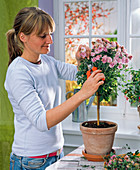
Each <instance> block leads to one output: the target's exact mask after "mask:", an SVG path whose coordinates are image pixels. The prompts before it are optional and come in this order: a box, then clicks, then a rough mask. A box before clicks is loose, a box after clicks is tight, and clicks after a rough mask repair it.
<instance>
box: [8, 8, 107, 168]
mask: <svg viewBox="0 0 140 170" xmlns="http://www.w3.org/2000/svg"><path fill="white" fill-rule="evenodd" d="M54 27H55V24H54V21H53V19H52V18H51V16H49V15H48V14H47V13H45V12H44V11H42V10H41V9H39V8H36V7H28V8H23V9H22V10H20V11H19V13H18V14H17V16H16V18H15V21H14V25H13V29H11V30H9V31H8V32H7V41H8V51H9V57H10V60H9V67H8V70H7V75H6V80H5V89H6V90H7V92H8V97H9V100H10V102H11V104H12V107H13V112H14V114H15V117H14V126H15V135H14V142H13V145H12V153H11V155H10V169H16V170H18V169H38V170H41V169H45V168H46V167H47V166H49V165H50V164H52V163H54V162H56V161H57V160H58V159H59V158H61V157H62V156H63V151H62V148H63V144H64V139H63V134H62V127H61V123H60V122H61V121H62V120H64V119H65V118H66V117H67V116H68V115H69V114H70V113H72V112H73V111H74V110H75V109H76V108H77V107H78V106H79V105H80V104H81V103H82V102H83V101H84V100H86V99H87V98H89V97H90V96H92V95H93V94H94V93H95V92H96V91H97V89H98V87H99V86H100V85H102V84H103V83H104V82H103V81H102V80H101V79H102V78H104V75H103V73H101V71H100V70H97V71H95V72H94V73H93V74H92V75H91V76H90V77H89V78H88V80H87V81H86V82H85V84H84V85H83V87H82V89H81V90H80V91H79V92H78V93H76V94H75V95H74V96H72V97H71V98H70V99H68V100H67V101H65V102H64V103H62V104H60V99H61V97H60V93H61V92H60V86H59V83H58V79H59V78H60V79H64V80H75V75H76V73H77V67H76V66H74V65H71V64H66V63H64V62H60V61H57V60H55V59H54V58H53V57H50V56H48V55H47V53H48V52H49V49H50V44H52V43H53V40H52V37H51V34H52V33H53V31H54ZM81 47H82V46H79V48H78V50H77V53H76V58H77V61H78V63H80V60H81V57H80V49H81ZM86 49H87V57H88V56H89V55H90V49H89V48H88V47H86ZM100 80H101V81H100Z"/></svg>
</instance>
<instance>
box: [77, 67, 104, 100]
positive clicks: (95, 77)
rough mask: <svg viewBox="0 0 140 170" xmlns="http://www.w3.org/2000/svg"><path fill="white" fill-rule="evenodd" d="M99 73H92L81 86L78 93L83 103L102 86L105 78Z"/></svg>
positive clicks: (99, 71)
mask: <svg viewBox="0 0 140 170" xmlns="http://www.w3.org/2000/svg"><path fill="white" fill-rule="evenodd" d="M101 72H102V71H101V70H96V71H94V72H93V73H92V74H91V75H90V77H89V78H88V79H87V80H86V81H85V83H84V84H83V86H82V88H81V90H80V91H79V92H80V93H81V97H82V99H83V101H84V100H86V99H88V98H89V97H91V96H92V95H93V94H94V93H95V92H96V91H97V90H98V88H99V86H100V85H102V84H104V81H103V80H104V79H105V76H104V74H103V73H101ZM102 79H103V80H102Z"/></svg>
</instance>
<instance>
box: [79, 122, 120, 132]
mask: <svg viewBox="0 0 140 170" xmlns="http://www.w3.org/2000/svg"><path fill="white" fill-rule="evenodd" d="M86 122H87V123H88V122H97V120H89V121H85V122H82V123H80V128H82V129H87V128H88V129H89V130H90V129H96V130H97V131H98V130H108V129H116V130H117V128H118V125H117V123H115V122H112V121H108V120H101V121H100V122H107V123H109V124H114V125H115V126H113V127H108V128H90V127H84V126H83V124H84V123H86Z"/></svg>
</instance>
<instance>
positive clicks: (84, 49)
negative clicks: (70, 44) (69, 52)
mask: <svg viewBox="0 0 140 170" xmlns="http://www.w3.org/2000/svg"><path fill="white" fill-rule="evenodd" d="M90 55H91V49H90V48H89V47H88V46H86V45H80V46H79V47H78V50H77V52H76V60H77V63H78V66H79V65H80V61H81V60H82V59H84V58H85V57H87V58H88V59H89V57H90Z"/></svg>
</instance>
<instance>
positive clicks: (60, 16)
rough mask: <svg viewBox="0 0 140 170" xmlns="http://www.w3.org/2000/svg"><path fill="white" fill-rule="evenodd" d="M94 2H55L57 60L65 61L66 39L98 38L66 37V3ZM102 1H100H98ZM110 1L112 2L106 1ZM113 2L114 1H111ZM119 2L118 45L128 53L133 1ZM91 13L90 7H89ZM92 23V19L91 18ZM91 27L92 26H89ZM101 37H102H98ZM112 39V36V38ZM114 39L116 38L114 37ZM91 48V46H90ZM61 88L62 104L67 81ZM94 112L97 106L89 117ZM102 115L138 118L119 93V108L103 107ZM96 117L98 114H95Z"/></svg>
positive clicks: (65, 0)
mask: <svg viewBox="0 0 140 170" xmlns="http://www.w3.org/2000/svg"><path fill="white" fill-rule="evenodd" d="M85 1H86V2H89V3H91V2H93V0H53V8H54V13H53V16H54V20H55V23H56V31H55V33H54V56H55V58H56V59H58V60H61V61H65V38H85V37H86V38H87V37H89V39H90V40H91V38H92V37H96V36H87V35H83V36H82V35H80V36H79V35H65V22H64V21H65V17H64V16H65V15H64V3H66V2H85ZM97 1H100V0H96V2H97ZM104 1H110V0H104ZM111 1H112V0H111ZM114 1H118V21H117V22H118V30H117V31H118V33H117V35H116V36H117V39H118V43H119V44H122V45H124V46H125V47H126V49H127V50H128V52H129V51H130V37H131V36H130V2H131V0H114ZM89 11H90V7H89ZM89 21H90V18H89ZM89 27H90V26H89ZM98 37H100V36H98ZM101 37H104V38H106V37H109V36H108V35H104V36H102V35H101ZM110 37H112V36H110ZM113 37H114V36H113ZM89 46H90V47H91V44H89ZM60 86H61V89H62V102H64V101H65V100H66V99H65V94H66V87H65V81H61V80H60ZM93 112H95V113H96V106H92V107H91V109H90V110H89V117H91V118H92V117H93V116H92V115H93ZM101 113H104V114H105V115H106V114H109V115H114V114H118V115H120V116H124V115H131V116H132V115H133V116H136V115H137V114H138V113H137V108H132V107H131V106H130V103H129V102H128V101H126V100H125V98H124V95H123V94H122V93H121V92H119V95H118V97H117V106H101ZM95 115H96V114H95Z"/></svg>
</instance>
